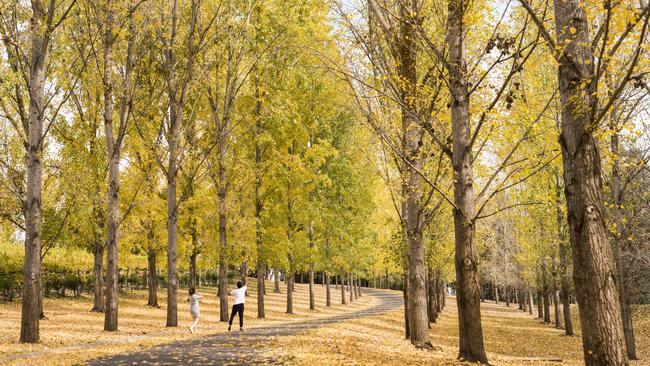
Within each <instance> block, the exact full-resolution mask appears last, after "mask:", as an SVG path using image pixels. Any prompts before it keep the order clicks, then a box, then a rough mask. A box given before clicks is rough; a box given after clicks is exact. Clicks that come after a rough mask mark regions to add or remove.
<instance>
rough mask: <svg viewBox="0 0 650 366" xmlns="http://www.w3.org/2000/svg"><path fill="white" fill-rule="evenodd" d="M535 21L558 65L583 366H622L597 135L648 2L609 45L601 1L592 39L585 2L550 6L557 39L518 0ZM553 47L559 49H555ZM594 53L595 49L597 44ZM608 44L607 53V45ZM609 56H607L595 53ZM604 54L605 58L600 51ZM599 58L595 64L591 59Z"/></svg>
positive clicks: (608, 10) (616, 293)
mask: <svg viewBox="0 0 650 366" xmlns="http://www.w3.org/2000/svg"><path fill="white" fill-rule="evenodd" d="M520 2H521V4H522V5H523V7H524V8H525V9H526V11H527V12H528V13H529V14H530V16H531V17H532V18H533V19H534V21H535V23H536V25H537V27H538V28H539V30H540V33H541V34H542V36H543V37H544V40H545V41H546V42H547V44H548V46H549V47H550V48H551V53H552V54H553V57H554V58H555V59H556V61H557V62H558V64H559V67H558V83H559V90H560V103H561V116H562V132H561V135H560V145H561V147H562V157H563V162H564V166H563V167H564V172H563V177H564V182H565V195H566V201H567V216H568V221H569V227H570V230H569V233H570V235H569V237H570V241H571V247H572V249H573V280H574V283H575V287H576V295H577V299H578V304H579V306H580V319H581V324H582V325H583V326H582V339H583V349H584V357H585V363H586V364H587V365H626V364H627V363H628V361H627V358H628V357H627V354H626V352H625V351H624V349H623V348H624V341H623V340H624V337H623V334H621V329H622V322H621V313H620V302H619V301H620V296H619V284H618V283H617V268H616V264H615V262H614V257H613V254H612V251H611V247H610V242H609V238H608V237H607V229H606V227H605V222H604V212H603V192H602V183H601V176H600V173H601V166H600V161H601V160H600V152H599V151H598V147H597V141H596V138H595V137H594V133H595V132H596V131H597V130H598V129H599V125H600V123H601V120H602V119H603V117H604V115H605V114H606V113H608V111H609V109H610V108H611V105H612V104H613V103H614V102H615V100H616V99H617V98H618V97H619V95H620V93H621V92H622V90H623V88H624V87H625V86H626V84H627V83H628V82H629V81H630V77H631V76H632V74H633V72H634V70H635V68H636V66H637V63H638V58H639V54H640V48H639V46H640V44H641V43H642V42H643V40H644V38H645V36H646V30H647V26H648V19H649V16H648V15H649V13H648V9H649V7H648V5H645V6H644V7H643V8H642V9H641V10H640V11H639V12H638V15H637V17H636V19H635V21H634V22H632V23H629V25H628V26H627V27H626V28H625V29H624V30H623V32H622V33H621V34H620V35H619V37H618V40H616V41H615V42H614V43H612V44H611V45H610V44H609V41H610V35H609V26H610V20H611V17H610V16H609V15H611V12H612V8H613V5H612V4H611V3H610V2H605V3H604V11H605V13H606V14H609V15H608V16H606V17H605V20H604V21H603V23H604V24H602V25H601V26H600V29H599V31H598V32H597V33H596V35H595V36H594V37H593V38H592V37H591V36H590V34H589V28H590V27H589V24H590V23H589V20H588V18H587V13H586V11H585V4H584V3H582V2H580V1H573V0H569V1H554V3H553V4H554V9H555V28H556V33H557V34H556V38H553V37H552V36H551V35H550V33H549V32H548V30H547V29H546V27H545V26H544V25H543V23H542V22H541V21H540V20H539V18H538V17H537V15H536V12H535V11H534V9H533V8H532V7H531V5H530V4H529V3H528V2H527V1H524V0H520ZM639 23H641V24H642V25H641V26H640V28H641V29H640V33H639V34H638V43H637V46H636V47H635V48H633V49H632V51H631V55H632V61H631V62H630V63H629V64H628V65H626V68H625V72H624V74H623V75H624V76H623V77H622V78H621V79H620V80H619V81H618V83H617V87H616V89H615V90H614V91H613V93H612V94H611V95H610V96H609V97H608V98H603V99H604V100H605V102H604V103H602V104H601V103H600V102H599V84H601V83H602V80H601V76H602V75H603V73H604V72H606V71H607V70H608V68H609V66H610V65H609V63H610V60H611V57H612V56H614V55H615V54H616V52H617V50H618V48H619V46H620V43H621V42H622V41H623V40H624V39H625V38H626V37H628V36H629V35H630V33H632V30H633V29H634V28H635V26H636V25H637V24H639ZM556 45H563V47H561V48H556ZM599 45H600V49H598V48H597V47H599ZM608 45H609V49H608V48H607V47H608ZM594 49H596V50H597V51H596V52H599V53H598V54H599V55H601V56H602V55H605V54H606V55H607V57H606V58H602V57H598V60H597V55H595V52H594ZM605 52H607V53H605ZM596 61H598V62H596Z"/></svg>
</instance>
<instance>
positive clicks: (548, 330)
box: [273, 297, 650, 366]
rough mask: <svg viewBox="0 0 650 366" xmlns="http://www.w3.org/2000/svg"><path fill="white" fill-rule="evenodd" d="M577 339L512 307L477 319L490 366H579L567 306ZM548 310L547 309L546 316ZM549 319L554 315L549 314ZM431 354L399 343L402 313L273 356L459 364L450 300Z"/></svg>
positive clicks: (646, 336)
mask: <svg viewBox="0 0 650 366" xmlns="http://www.w3.org/2000/svg"><path fill="white" fill-rule="evenodd" d="M572 311H573V316H572V317H573V321H574V328H575V329H576V330H577V332H576V335H575V336H572V337H568V336H566V335H564V330H563V329H555V327H554V325H553V324H544V323H542V322H540V321H539V320H538V319H537V318H536V317H533V316H531V315H528V313H523V312H521V311H518V310H517V305H516V304H513V305H511V307H509V308H508V307H506V306H505V304H499V305H497V304H494V303H492V302H485V303H483V304H482V308H481V316H482V325H483V334H484V341H485V347H486V350H487V352H488V358H489V360H490V362H491V363H492V364H494V365H558V364H560V363H558V362H554V361H551V359H558V358H559V359H562V361H563V363H562V364H565V365H582V364H584V362H583V361H582V340H581V337H580V331H579V330H580V323H579V319H578V314H577V307H573V308H572ZM552 312H553V309H551V313H552ZM552 315H553V314H552ZM634 315H635V317H634V320H635V327H636V329H635V332H636V337H637V338H636V339H637V347H638V348H637V350H638V355H639V356H640V357H641V358H642V360H639V361H634V362H632V363H631V364H632V365H638V366H641V365H648V360H650V306H648V305H645V306H638V307H636V308H635V314H634ZM430 335H431V338H432V343H433V344H434V346H437V348H439V349H437V350H435V351H426V350H417V349H414V348H413V347H412V346H411V344H410V342H409V341H408V340H405V339H404V321H403V310H396V311H392V312H390V313H387V314H383V315H379V316H374V317H369V318H359V319H354V320H352V321H349V322H346V323H337V324H332V325H328V326H326V327H322V328H320V329H318V330H313V331H310V332H306V333H302V334H297V335H293V336H290V337H288V338H286V339H285V340H284V341H283V342H282V345H281V346H282V347H276V348H274V350H273V352H275V353H277V354H278V355H283V356H284V357H286V358H287V359H289V360H291V362H290V363H291V364H296V365H310V364H319V365H340V364H346V365H383V366H385V365H396V366H397V365H407V364H412V365H462V364H465V363H463V362H460V361H458V360H457V355H458V312H457V308H456V303H455V298H453V297H449V298H448V299H447V307H446V308H445V309H444V311H443V313H442V315H441V316H440V317H439V318H438V322H437V323H436V324H432V325H431V330H430Z"/></svg>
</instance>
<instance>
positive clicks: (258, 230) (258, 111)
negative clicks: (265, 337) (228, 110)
mask: <svg viewBox="0 0 650 366" xmlns="http://www.w3.org/2000/svg"><path fill="white" fill-rule="evenodd" d="M254 71H255V79H254V80H255V243H256V244H257V317H258V318H260V319H262V318H264V317H265V314H264V295H265V294H266V291H265V290H266V289H265V285H264V273H265V270H266V269H265V266H264V263H265V262H264V261H265V260H266V259H265V256H264V251H263V249H264V247H263V242H262V230H263V227H262V209H263V204H262V197H261V194H260V189H261V188H262V148H261V145H260V139H261V137H262V96H261V93H260V75H259V72H258V70H257V67H255V68H254Z"/></svg>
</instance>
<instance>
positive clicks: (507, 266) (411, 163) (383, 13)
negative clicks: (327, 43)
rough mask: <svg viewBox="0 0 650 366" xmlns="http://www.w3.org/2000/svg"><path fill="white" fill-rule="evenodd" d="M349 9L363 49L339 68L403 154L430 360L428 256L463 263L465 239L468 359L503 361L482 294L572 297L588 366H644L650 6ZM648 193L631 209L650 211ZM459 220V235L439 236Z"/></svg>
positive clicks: (411, 309) (408, 252)
mask: <svg viewBox="0 0 650 366" xmlns="http://www.w3.org/2000/svg"><path fill="white" fill-rule="evenodd" d="M335 11H336V14H337V15H338V19H339V21H340V23H341V24H342V26H343V27H344V28H345V30H346V35H347V38H346V40H345V41H344V42H347V43H346V44H347V45H349V46H350V47H353V48H354V49H355V50H356V52H354V53H351V55H352V57H353V61H350V62H348V64H346V65H342V66H341V65H333V66H332V67H333V68H335V69H336V70H337V71H338V72H339V73H340V75H342V77H344V78H345V79H346V80H348V83H349V85H350V86H351V88H352V89H353V90H354V91H355V96H356V98H355V102H356V105H357V109H358V110H359V111H360V113H361V114H362V115H363V116H365V118H366V120H367V124H368V125H369V126H370V128H371V129H372V130H373V131H374V132H375V134H376V135H377V136H378V137H379V138H380V140H381V145H382V148H383V150H382V151H383V153H384V154H385V155H387V156H388V157H387V158H385V164H384V172H383V174H382V177H383V178H384V180H385V181H386V183H387V185H388V186H389V189H390V192H391V197H392V198H393V206H394V208H395V211H396V214H397V215H398V216H399V218H400V223H401V228H400V230H399V233H400V236H401V240H402V242H403V246H402V255H403V256H404V257H405V258H406V263H405V264H404V266H403V268H404V270H405V275H404V276H405V286H404V287H405V288H407V290H406V291H405V299H406V300H407V301H406V303H407V304H406V306H407V308H408V311H407V312H405V315H406V324H407V337H409V338H410V340H411V342H412V343H413V344H414V345H415V346H416V347H423V348H430V347H431V341H430V336H429V332H428V329H427V313H426V292H425V291H426V279H427V276H426V274H427V273H426V272H427V266H431V265H433V264H432V263H427V262H428V260H427V255H428V253H433V254H432V256H433V257H436V256H439V255H440V254H442V253H448V252H447V251H446V248H447V246H446V244H445V242H446V241H447V240H446V239H445V238H447V235H448V234H449V235H448V236H449V237H452V238H453V239H451V240H453V241H454V245H453V246H454V248H455V260H454V263H455V279H456V284H455V285H456V288H457V303H458V311H459V337H460V344H459V348H460V349H459V358H461V359H466V360H470V361H479V362H483V363H487V362H488V360H487V356H486V353H485V346H484V343H483V330H482V324H481V313H480V300H481V297H482V295H484V294H482V288H481V286H480V283H481V282H483V283H486V282H487V283H489V282H493V283H494V287H496V286H497V285H502V286H504V285H505V286H507V287H520V288H521V289H522V291H523V290H524V289H526V288H527V289H528V292H529V293H532V292H533V291H538V292H539V293H540V295H539V296H538V297H539V298H545V297H548V294H549V293H550V292H551V291H550V290H549V288H552V289H553V290H554V294H556V295H554V296H558V295H557V293H558V292H557V291H558V290H560V289H561V290H562V291H561V295H562V299H563V301H564V308H565V315H566V316H569V299H570V297H572V296H575V298H576V299H577V302H578V305H579V310H580V317H581V324H582V338H583V345H584V357H585V362H586V364H587V365H625V364H627V363H628V359H634V358H636V354H635V351H634V335H633V331H632V323H631V315H630V314H631V312H630V295H629V288H628V286H629V281H628V276H629V275H630V272H629V268H630V267H632V266H634V265H633V264H632V263H633V262H634V261H633V259H632V254H631V253H634V251H635V250H637V249H633V248H640V246H638V245H637V246H636V247H635V246H634V243H635V238H634V236H632V235H627V233H628V230H634V231H637V230H638V231H643V229H642V228H644V227H645V226H647V224H645V223H644V224H637V225H638V226H637V227H634V228H630V227H629V226H630V225H629V222H628V224H626V220H625V216H626V215H630V214H633V213H634V212H633V211H626V210H625V208H626V207H625V204H624V203H623V200H624V199H626V198H625V195H624V193H623V191H622V189H623V186H624V185H626V184H624V183H623V182H624V181H627V182H628V183H629V184H631V185H632V186H633V185H636V184H642V183H643V182H644V180H643V178H642V177H641V175H640V173H641V172H642V171H644V170H647V165H646V163H647V155H646V153H647V146H648V141H647V137H648V135H647V132H648V130H647V129H646V128H645V126H644V124H643V122H642V119H641V118H640V117H639V114H641V113H647V105H648V98H647V95H648V91H649V89H648V86H647V84H646V82H645V78H646V74H647V68H648V62H649V61H650V59H648V57H647V50H648V36H647V32H648V21H649V19H650V7H649V6H648V4H647V2H645V1H640V2H637V1H622V2H609V1H604V2H602V1H598V2H597V1H582V0H580V1H579V0H575V1H573V0H556V1H553V2H537V1H536V2H531V1H528V0H520V1H518V2H503V3H502V4H501V3H499V4H498V5H497V4H494V3H493V2H488V1H485V2H482V1H478V2H477V1H471V2H470V1H458V0H449V1H416V0H395V1H386V0H367V1H363V2H358V3H354V5H350V4H340V5H339V6H336V7H335ZM350 65H351V66H350ZM549 70H556V71H557V72H556V73H555V75H552V74H551V73H549ZM622 140H625V142H624V145H621V144H623V142H622ZM604 146H607V148H606V150H608V152H607V153H606V154H603V153H602V151H603V150H605V148H604ZM605 163H606V164H608V166H607V172H608V174H610V176H609V177H608V183H609V186H608V187H607V189H606V190H605V189H604V188H603V183H602V182H603V165H604V164H605ZM624 166H625V167H626V168H629V169H625V170H623V169H622V167H624ZM633 182H634V183H633ZM608 191H609V194H610V197H611V199H607V200H606V196H605V194H606V193H607V192H608ZM642 196H643V198H641V197H635V198H632V197H629V196H628V197H627V199H628V200H630V199H631V200H633V201H634V202H635V204H634V205H633V206H636V207H637V210H638V209H641V210H646V209H647V207H646V206H645V205H644V203H643V202H645V201H644V199H645V197H646V194H642ZM449 209H451V217H450V216H447V215H448V213H447V211H448V210H449ZM637 212H638V211H637ZM451 220H453V223H454V230H453V235H451V233H448V232H447V226H446V225H444V224H442V225H440V224H441V223H445V222H450V221H451ZM477 234H478V235H477ZM441 238H442V239H441ZM431 242H433V244H431ZM639 242H642V240H638V239H637V240H636V243H639ZM612 244H613V245H612ZM612 248H614V250H612ZM427 249H429V250H427ZM646 249H647V248H646ZM429 256H431V255H429ZM481 259H483V260H481ZM570 263H571V264H570ZM642 267H644V268H646V269H645V271H646V272H645V273H647V262H646V263H645V264H643V265H642ZM434 268H435V267H434ZM570 268H572V269H573V281H571V276H570V272H569V271H570ZM641 272H642V271H641ZM637 273H639V272H637ZM547 300H548V299H547ZM556 300H557V299H556ZM558 302H559V301H556V303H558ZM569 319H570V318H569ZM567 328H568V329H567V332H569V329H570V326H567Z"/></svg>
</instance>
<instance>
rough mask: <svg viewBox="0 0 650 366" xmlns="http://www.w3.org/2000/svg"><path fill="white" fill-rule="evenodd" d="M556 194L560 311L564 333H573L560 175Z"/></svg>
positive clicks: (568, 248)
mask: <svg viewBox="0 0 650 366" xmlns="http://www.w3.org/2000/svg"><path fill="white" fill-rule="evenodd" d="M556 187H557V188H556V196H557V197H558V203H557V208H556V211H557V214H556V216H557V226H558V234H559V239H560V276H561V278H560V286H561V291H560V297H561V298H562V310H563V311H562V312H563V313H564V333H565V334H566V335H569V336H571V335H573V322H572V321H571V302H570V301H569V295H570V294H571V277H570V274H569V263H568V261H569V258H568V257H569V255H568V252H569V251H570V250H571V248H570V247H569V243H568V242H567V240H566V234H565V231H564V230H563V228H564V224H565V221H564V217H563V216H564V215H563V213H562V207H560V201H559V199H560V195H561V194H562V190H561V182H560V177H557V185H556Z"/></svg>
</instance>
